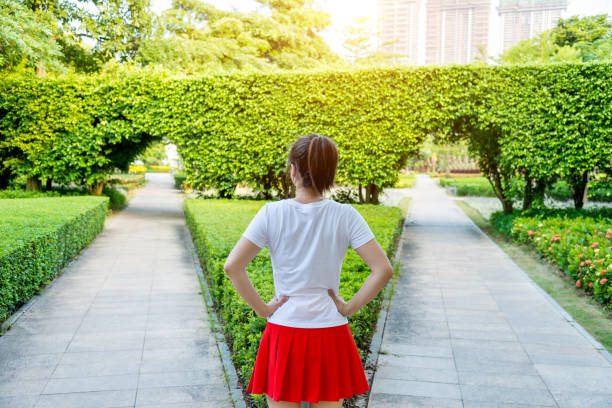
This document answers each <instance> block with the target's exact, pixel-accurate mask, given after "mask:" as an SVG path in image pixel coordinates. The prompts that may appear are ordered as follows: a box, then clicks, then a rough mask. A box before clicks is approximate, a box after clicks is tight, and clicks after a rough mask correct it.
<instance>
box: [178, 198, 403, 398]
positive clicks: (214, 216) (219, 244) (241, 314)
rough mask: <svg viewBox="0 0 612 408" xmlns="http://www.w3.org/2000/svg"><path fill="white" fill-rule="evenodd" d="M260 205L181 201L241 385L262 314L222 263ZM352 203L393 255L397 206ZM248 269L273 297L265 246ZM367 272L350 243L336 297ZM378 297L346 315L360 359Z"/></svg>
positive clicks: (248, 372) (264, 295)
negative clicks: (237, 287) (238, 289)
mask: <svg viewBox="0 0 612 408" xmlns="http://www.w3.org/2000/svg"><path fill="white" fill-rule="evenodd" d="M263 204H264V202H263V201H254V200H216V199H209V200H199V199H187V200H185V202H184V208H185V215H186V220H187V225H188V226H189V229H190V230H191V234H192V236H193V240H194V243H195V246H196V250H197V252H198V256H199V258H200V261H201V263H202V267H203V269H204V270H205V276H206V278H207V280H208V284H209V286H210V287H211V292H212V296H213V299H214V302H215V307H216V309H217V312H218V313H219V314H220V316H221V317H222V318H223V320H224V322H225V324H224V329H225V335H226V337H227V338H228V341H229V343H230V346H231V349H232V360H233V362H234V364H235V366H236V370H237V372H238V375H239V377H240V379H241V381H242V383H243V384H248V382H249V378H250V376H251V372H252V370H253V365H254V363H255V357H256V355H257V347H258V345H259V341H260V339H261V335H262V333H263V330H264V328H265V325H266V319H265V318H261V317H258V316H257V315H256V314H255V312H254V311H253V310H252V309H251V308H250V306H249V305H248V304H247V303H245V302H244V301H243V300H242V298H240V296H239V295H238V293H237V292H236V291H235V289H234V287H233V285H232V282H231V281H230V279H229V278H228V277H227V275H226V274H225V272H224V270H223V264H224V263H225V259H226V258H227V256H228V255H229V252H230V251H231V249H232V248H233V246H234V245H235V244H236V242H237V241H238V239H239V238H240V236H241V234H242V233H243V232H244V230H245V228H246V227H247V225H248V223H249V222H250V220H251V219H252V218H253V216H254V215H255V214H256V213H257V211H258V210H259V208H261V206H262V205H263ZM355 208H357V209H358V210H359V212H360V213H361V214H362V215H363V217H364V218H365V219H366V221H367V222H368V224H369V225H370V227H371V229H372V231H373V232H374V234H375V236H376V239H377V240H378V242H379V243H380V245H381V247H382V248H383V249H385V250H386V252H387V255H388V256H389V257H390V258H392V256H393V253H394V251H395V244H396V242H397V238H398V237H399V234H400V233H401V221H402V214H401V210H400V209H399V208H397V207H383V206H376V205H369V204H366V205H357V206H355ZM247 273H248V274H249V277H250V279H251V281H252V282H253V286H254V287H255V288H256V289H257V291H258V292H259V294H260V295H261V297H262V298H263V299H264V301H266V302H267V301H269V300H270V299H271V298H272V297H273V296H274V281H273V275H272V265H271V261H270V252H269V250H268V248H267V247H265V248H263V249H262V250H261V251H260V252H259V254H258V255H257V256H256V257H255V259H254V260H253V261H252V262H251V263H250V264H249V265H248V267H247ZM368 275H369V268H368V267H367V265H366V264H365V263H364V262H363V261H362V260H361V258H360V257H359V255H358V254H357V252H355V251H354V250H352V249H351V248H349V250H348V252H347V254H346V257H345V260H344V264H343V267H342V275H341V279H340V294H341V296H342V297H343V298H344V299H347V300H348V299H350V298H351V297H352V296H353V295H354V294H355V293H356V292H357V290H359V288H360V287H361V285H362V284H363V282H364V281H365V279H366V278H367V276H368ZM381 301H382V295H379V296H377V297H376V298H375V299H374V300H372V301H371V302H370V303H369V304H368V305H366V306H365V307H363V308H362V309H361V310H359V311H358V312H357V313H356V314H355V315H353V316H351V317H349V324H350V327H351V330H352V332H353V335H354V338H355V342H356V343H357V347H358V348H359V351H360V354H361V356H362V358H365V355H366V353H367V350H368V346H369V342H370V339H371V336H372V334H373V328H374V327H373V326H374V324H375V322H376V318H377V316H378V310H379V309H380V304H381ZM245 388H246V385H245ZM254 400H255V401H256V403H257V404H258V405H259V406H265V399H263V398H261V396H258V397H255V396H254Z"/></svg>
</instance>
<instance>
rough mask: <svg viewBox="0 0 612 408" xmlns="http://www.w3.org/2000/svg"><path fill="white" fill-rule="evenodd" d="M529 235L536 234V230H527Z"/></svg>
mask: <svg viewBox="0 0 612 408" xmlns="http://www.w3.org/2000/svg"><path fill="white" fill-rule="evenodd" d="M527 235H529V236H532V235H535V232H533V231H532V230H529V231H527Z"/></svg>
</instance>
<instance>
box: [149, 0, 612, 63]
mask: <svg viewBox="0 0 612 408" xmlns="http://www.w3.org/2000/svg"><path fill="white" fill-rule="evenodd" d="M206 2H207V3H212V4H213V5H215V6H216V7H217V8H220V9H223V10H232V9H236V10H238V11H244V12H246V11H255V10H257V9H258V8H261V5H259V4H258V3H257V2H256V1H255V0H206ZM316 2H317V4H318V6H319V8H321V9H322V10H324V11H327V12H328V13H330V15H331V18H332V26H331V27H328V28H327V29H326V30H325V31H324V32H323V33H321V36H322V37H323V38H324V39H325V41H327V43H328V44H329V46H330V47H331V49H332V50H333V51H335V52H336V53H339V54H345V51H344V49H343V47H342V33H343V32H344V30H345V28H346V27H347V26H350V25H352V24H353V23H354V21H355V19H356V18H358V17H364V16H367V17H371V21H372V24H373V25H374V24H375V22H376V5H377V1H376V0H316ZM151 3H152V8H153V11H154V12H156V13H158V14H160V13H161V12H162V11H163V10H165V9H167V8H169V7H170V6H171V4H172V0H151ZM602 13H607V14H609V15H612V0H569V1H568V7H567V11H566V12H565V15H564V17H569V16H572V15H576V14H577V15H580V16H589V15H594V14H602Z"/></svg>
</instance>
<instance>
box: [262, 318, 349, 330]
mask: <svg viewBox="0 0 612 408" xmlns="http://www.w3.org/2000/svg"><path fill="white" fill-rule="evenodd" d="M268 322H270V323H274V324H278V325H281V326H288V327H298V328H303V329H317V328H324V327H336V326H344V325H345V324H348V319H345V321H344V322H342V323H339V322H328V323H313V324H304V322H286V321H274V320H271V319H268Z"/></svg>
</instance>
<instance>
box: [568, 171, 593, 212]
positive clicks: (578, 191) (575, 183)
mask: <svg viewBox="0 0 612 408" xmlns="http://www.w3.org/2000/svg"><path fill="white" fill-rule="evenodd" d="M570 182H571V183H572V186H571V187H572V198H573V199H574V207H576V208H578V209H581V208H582V207H584V202H585V198H584V197H585V195H586V194H587V183H588V182H589V172H588V171H585V172H583V173H582V174H581V175H580V176H578V177H572V178H571V179H570Z"/></svg>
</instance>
